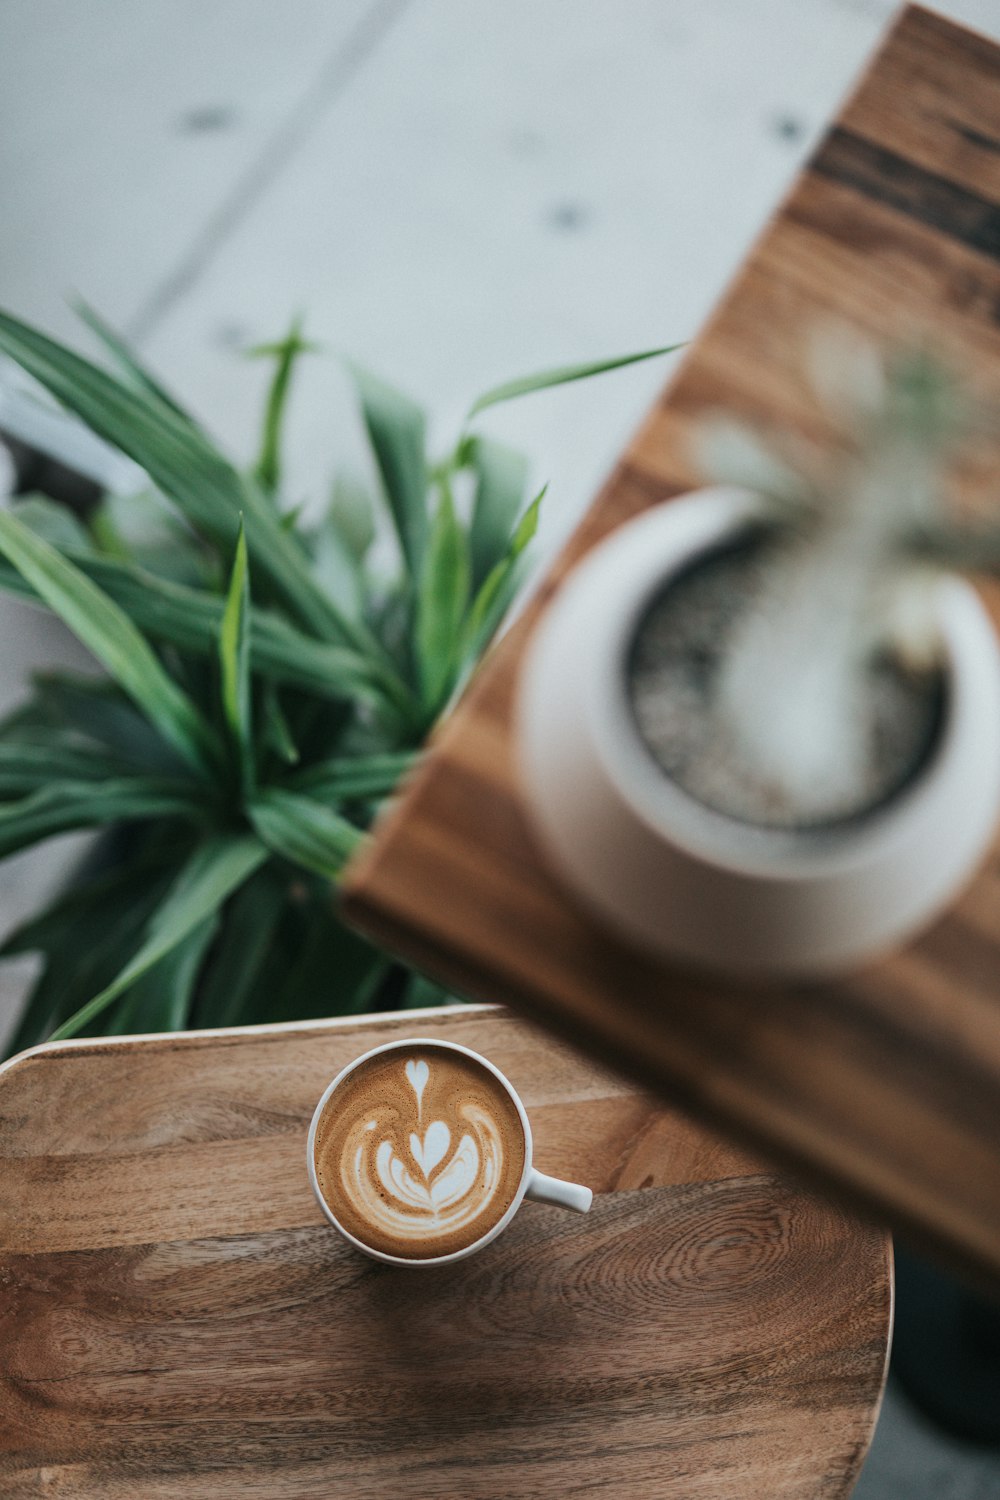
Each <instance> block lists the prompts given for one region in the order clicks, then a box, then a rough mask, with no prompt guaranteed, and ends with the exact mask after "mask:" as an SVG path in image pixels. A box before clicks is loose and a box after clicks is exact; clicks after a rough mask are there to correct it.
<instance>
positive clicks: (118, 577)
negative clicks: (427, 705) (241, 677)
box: [0, 552, 416, 715]
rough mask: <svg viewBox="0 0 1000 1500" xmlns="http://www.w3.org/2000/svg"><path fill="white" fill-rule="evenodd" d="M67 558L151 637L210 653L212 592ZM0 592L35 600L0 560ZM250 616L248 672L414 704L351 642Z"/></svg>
mask: <svg viewBox="0 0 1000 1500" xmlns="http://www.w3.org/2000/svg"><path fill="white" fill-rule="evenodd" d="M72 561H73V562H74V563H75V564H76V566H77V567H78V568H79V569H80V571H81V572H82V573H85V574H86V575H87V577H88V578H90V579H92V580H93V581H94V582H95V583H96V584H97V585H98V586H99V587H100V588H101V589H102V590H103V591H104V592H105V593H106V594H107V595H108V596H109V598H111V599H113V600H114V601H115V603H116V604H118V605H119V606H120V607H121V608H122V609H124V610H125V612H126V613H127V614H128V615H129V616H130V618H131V619H132V620H133V622H134V623H135V624H136V625H137V626H138V627H139V628H140V629H141V630H143V631H144V632H145V633H146V634H147V635H148V636H150V637H152V639H154V640H158V641H169V642H170V644H171V645H174V646H179V647H181V649H182V650H185V651H192V652H196V653H198V654H199V655H201V656H208V655H210V654H212V653H213V652H214V651H215V649H216V642H217V641H218V638H219V629H220V626H221V623H222V613H223V609H224V604H223V601H222V600H221V599H220V598H219V597H218V596H217V595H214V594H209V593H207V592H205V591H204V590H202V589H194V588H189V587H188V586H187V585H185V584H180V583H173V582H171V581H170V580H168V579H165V578H160V577H158V576H156V575H155V574H153V573H150V572H147V571H146V570H145V569H143V568H138V567H135V566H133V565H131V564H129V563H122V562H118V561H117V560H113V559H110V558H107V557H99V556H97V555H96V554H90V555H88V554H86V553H76V552H74V553H73V556H72ZM0 589H3V590H5V591H6V592H8V593H13V594H17V595H18V596H19V597H21V598H26V599H37V597H38V595H37V592H36V591H35V590H34V589H33V588H32V587H31V585H30V584H29V583H28V582H27V580H26V579H24V578H22V576H21V574H20V573H18V572H17V571H16V569H14V568H12V567H11V566H10V565H9V564H8V563H6V562H5V561H4V560H2V559H0ZM250 621H251V624H250V645H251V660H252V663H253V666H254V669H255V670H257V671H259V672H262V673H264V674H266V675H267V676H270V677H273V678H274V679H275V680H276V681H279V682H284V683H288V684H289V685H290V686H295V687H300V688H303V689H304V690H305V691H306V692H310V693H316V694H318V695H319V696H321V697H324V698H333V699H337V698H349V697H361V698H364V699H365V700H366V701H367V702H370V703H372V704H374V705H385V704H386V703H390V704H392V705H393V706H394V707H398V708H400V709H401V711H403V712H404V713H406V714H407V715H415V713H416V708H415V705H414V704H413V703H412V702H411V701H410V699H409V695H408V694H407V693H406V691H405V690H402V689H401V688H400V685H399V684H398V682H397V681H396V680H395V679H390V678H386V677H384V676H383V675H382V673H381V671H380V669H379V667H378V666H377V665H376V664H375V663H373V662H372V661H370V660H369V659H368V658H367V657H365V656H363V655H362V654H361V653H359V652H357V651H354V650H353V649H352V648H351V647H349V646H338V645H333V644H330V643H327V642H325V641H317V640H314V639H313V638H312V637H311V636H308V635H304V634H303V632H302V631H300V630H297V629H296V628H295V626H293V625H289V624H288V623H287V622H286V621H285V620H282V619H281V618H280V617H279V616H277V615H275V614H271V613H269V612H268V611H267V610H262V609H259V608H255V609H252V610H251V612H250Z"/></svg>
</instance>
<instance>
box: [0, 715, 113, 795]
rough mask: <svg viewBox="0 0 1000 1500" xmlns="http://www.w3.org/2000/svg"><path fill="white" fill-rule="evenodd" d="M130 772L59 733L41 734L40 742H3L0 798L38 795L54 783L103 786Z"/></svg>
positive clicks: (0, 746)
mask: <svg viewBox="0 0 1000 1500" xmlns="http://www.w3.org/2000/svg"><path fill="white" fill-rule="evenodd" d="M129 769H130V768H129V767H128V766H125V765H123V764H121V763H119V764H117V765H116V764H115V763H114V762H113V761H112V760H111V758H110V757H109V756H108V755H106V754H105V753H103V752H102V751H100V750H98V749H97V748H96V747H94V748H91V747H90V746H86V745H79V744H76V743H74V742H73V741H72V739H71V738H70V737H69V736H67V735H64V734H62V733H61V732H60V731H59V730H58V729H56V730H55V731H54V732H53V733H49V734H45V735H43V734H41V733H39V735H38V738H37V739H32V738H31V737H30V736H23V737H21V738H15V739H11V740H4V739H0V797H12V796H20V795H24V794H25V793H27V792H33V791H38V790H39V789H40V788H43V787H49V786H51V784H52V783H53V782H55V781H73V782H81V781H97V782H102V781H105V780H106V779H107V777H108V776H109V775H110V776H123V775H128V773H129Z"/></svg>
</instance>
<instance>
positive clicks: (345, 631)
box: [0, 313, 379, 657]
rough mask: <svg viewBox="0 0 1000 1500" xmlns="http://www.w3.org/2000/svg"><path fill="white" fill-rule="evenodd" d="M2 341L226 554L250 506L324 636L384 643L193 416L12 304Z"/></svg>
mask: <svg viewBox="0 0 1000 1500" xmlns="http://www.w3.org/2000/svg"><path fill="white" fill-rule="evenodd" d="M0 351H2V352H3V353H5V354H8V355H9V356H10V358H11V359H13V360H16V361H17V363H18V364H19V365H20V366H21V367H22V369H24V370H26V371H27V372H28V373H29V374H30V375H33V376H34V378H35V379H36V380H38V381H39V382H40V384H42V385H43V386H45V388H46V389H47V390H48V391H49V392H50V393H51V394H52V395H53V396H55V398H56V400H57V401H60V402H61V403H62V404H63V405H64V406H66V407H68V409H69V410H70V411H74V412H76V414H77V416H79V417H81V418H82V419H83V421H84V422H86V424H87V426H88V427H90V428H91V430H92V431H93V432H96V433H97V435H98V436H99V437H103V438H104V439H105V441H106V442H109V443H111V444H112V445H113V446H114V447H116V448H119V449H121V451H122V452H123V453H126V454H128V456H129V457H130V458H132V459H134V460H135V462H136V463H138V464H139V465H141V467H142V468H143V469H145V471H146V473H147V474H148V475H149V476H150V478H151V479H152V480H153V481H154V483H155V484H157V485H158V486H159V488H160V489H161V490H162V491H163V493H164V494H165V495H168V496H169V497H170V498H171V499H172V500H173V501H174V502H175V504H176V505H177V506H178V508H179V509H180V510H181V511H182V512H183V514H184V515H185V516H186V517H187V519H188V520H189V521H190V522H191V524H192V525H193V526H195V527H196V528H197V529H198V530H199V531H201V532H202V533H203V534H204V535H205V536H207V537H208V538H209V539H210V540H211V541H212V542H213V543H214V544H215V545H216V546H218V547H220V548H221V549H222V550H223V552H224V554H225V555H230V554H231V553H232V548H233V546H234V544H235V541H236V532H237V528H238V524H239V516H240V513H241V512H245V514H246V517H247V534H248V538H249V545H250V551H251V553H252V554H253V556H254V558H255V561H256V563H257V566H258V568H259V570H260V574H261V576H262V577H265V578H266V579H267V580H268V581H269V583H270V584H271V586H272V588H273V589H274V591H275V593H276V594H277V595H278V596H279V597H280V599H281V600H282V602H283V604H284V605H285V607H286V608H287V609H288V610H289V611H290V612H291V613H292V614H293V615H294V616H295V617H296V618H298V619H299V620H301V621H302V622H303V623H304V624H306V625H307V626H308V627H309V628H310V629H312V630H315V631H316V633H317V634H318V635H320V636H322V637H323V638H324V639H327V640H331V639H332V640H341V639H343V640H346V641H349V642H350V643H351V644H353V645H355V646H356V647H357V648H358V649H363V650H364V651H366V652H371V653H372V654H373V655H374V656H376V657H377V656H378V654H379V653H378V646H377V643H375V642H374V641H373V639H372V638H371V637H370V635H368V634H366V633H365V632H364V631H361V630H359V629H358V627H357V626H355V625H353V624H352V622H351V621H349V620H346V619H345V618H344V617H343V616H342V615H341V614H340V612H339V611H338V610H337V608H336V606H335V605H334V604H333V602H332V600H330V599H328V598H327V596H326V595H325V594H324V593H323V591H322V590H321V589H320V588H319V586H318V584H317V583H316V581H315V579H314V578H313V576H312V573H311V571H310V568H309V564H308V560H307V558H306V556H305V554H304V553H303V551H302V549H301V547H300V546H299V544H298V541H297V540H296V539H295V538H294V537H291V536H289V535H288V533H287V532H285V531H284V530H283V529H282V526H281V523H280V521H279V519H278V517H277V515H276V514H275V512H274V509H273V507H272V506H271V504H270V502H269V501H268V500H267V499H265V497H264V496H263V495H262V494H261V492H260V491H259V490H258V489H257V488H256V486H255V485H254V484H253V483H249V482H247V481H245V480H244V479H242V478H241V476H240V475H239V474H238V473H237V472H236V470H235V469H234V468H233V467H232V465H231V464H230V463H228V462H227V461H226V459H225V458H223V456H222V454H221V453H219V452H218V451H217V449H215V448H214V447H213V446H212V444H211V443H210V442H209V441H208V439H207V438H205V437H204V436H203V435H202V434H201V433H200V432H199V431H198V430H197V429H196V428H194V427H192V426H191V424H190V423H188V422H187V421H186V420H185V419H183V418H181V417H179V416H178V415H177V414H176V413H175V412H173V411H171V410H169V409H168V408H167V407H165V406H164V405H163V403H162V402H161V401H159V400H157V399H154V398H153V397H151V396H149V395H148V394H146V393H145V392H143V391H138V390H132V389H130V388H129V387H128V386H126V385H123V384H122V383H121V382H120V381H118V380H116V379H114V377H113V376H111V375H109V374H108V373H107V372H106V371H104V370H101V369H99V368H98V367H97V366H96V365H93V364H91V363H90V361H89V360H85V359H82V358H81V357H80V356H79V355H77V354H74V353H73V352H72V351H71V350H69V349H65V348H63V346H62V345H61V344H58V343H56V342H55V341H54V340H53V339H50V338H47V337H46V336H45V334H43V333H39V332H38V330H37V329H34V328H31V327H30V326H29V325H28V324H26V323H22V322H20V321H19V320H18V319H17V318H12V317H10V315H9V314H7V313H0Z"/></svg>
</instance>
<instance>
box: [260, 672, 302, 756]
mask: <svg viewBox="0 0 1000 1500" xmlns="http://www.w3.org/2000/svg"><path fill="white" fill-rule="evenodd" d="M261 702H262V704H263V708H264V743H265V744H266V745H267V746H268V748H269V749H271V750H273V751H274V753H275V754H276V755H278V756H280V757H281V759H282V760H283V761H284V762H285V765H286V766H295V765H298V763H299V759H300V756H299V747H298V745H297V744H296V743H295V737H294V735H293V734H292V731H291V726H290V725H289V723H288V720H287V718H286V717H285V711H284V709H283V708H282V706H281V700H280V698H279V697H278V690H277V688H276V687H275V685H274V683H273V682H265V683H264V688H263V692H262V694H261Z"/></svg>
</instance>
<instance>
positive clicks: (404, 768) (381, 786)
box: [288, 750, 420, 802]
mask: <svg viewBox="0 0 1000 1500" xmlns="http://www.w3.org/2000/svg"><path fill="white" fill-rule="evenodd" d="M419 759H420V752H419V751H417V750H400V751H394V752H393V751H390V752H386V753H384V754H382V755H360V756H350V757H347V756H343V757H338V756H334V757H333V758H331V759H330V760H324V761H319V762H318V763H316V764H315V765H311V766H309V767H308V768H307V769H306V770H303V771H300V772H299V773H298V774H297V775H296V776H293V777H291V778H290V779H289V783H288V785H289V788H290V790H292V791H295V792H304V793H305V794H306V795H307V796H310V797H315V798H316V800H317V801H323V802H334V801H352V800H354V799H355V798H367V797H385V796H388V795H389V794H390V793H391V792H394V791H395V790H396V787H397V785H398V784H399V782H400V781H401V780H402V778H403V777H404V776H406V775H407V774H408V773H409V772H410V771H412V769H413V767H414V766H415V765H416V764H417V762H418V761H419Z"/></svg>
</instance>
